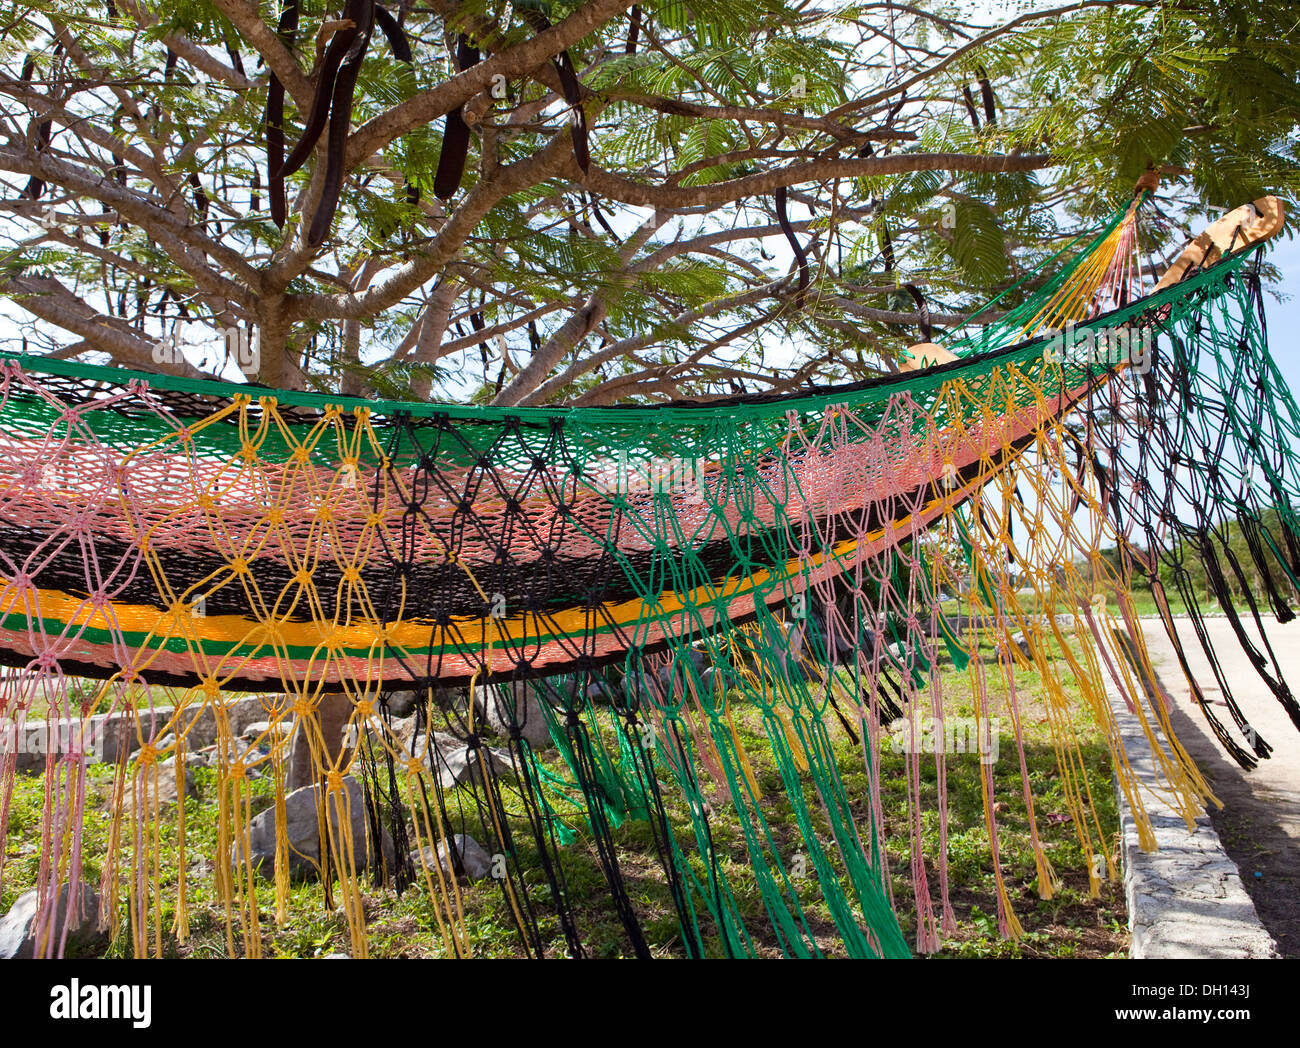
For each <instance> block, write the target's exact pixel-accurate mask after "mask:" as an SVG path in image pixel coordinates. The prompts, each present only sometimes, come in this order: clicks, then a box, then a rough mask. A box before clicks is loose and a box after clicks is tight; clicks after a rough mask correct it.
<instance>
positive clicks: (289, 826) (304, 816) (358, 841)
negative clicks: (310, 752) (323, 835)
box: [231, 775, 397, 879]
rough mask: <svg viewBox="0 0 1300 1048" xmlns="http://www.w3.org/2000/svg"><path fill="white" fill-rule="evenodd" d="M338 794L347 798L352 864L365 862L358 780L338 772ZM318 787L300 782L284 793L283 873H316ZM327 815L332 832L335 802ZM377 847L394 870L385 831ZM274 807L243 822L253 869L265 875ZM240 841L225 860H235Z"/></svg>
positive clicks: (369, 851) (367, 852) (367, 847)
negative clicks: (341, 788)
mask: <svg viewBox="0 0 1300 1048" xmlns="http://www.w3.org/2000/svg"><path fill="white" fill-rule="evenodd" d="M343 785H344V793H345V796H346V798H347V801H346V810H347V814H348V822H349V826H350V829H351V834H352V860H353V862H354V863H355V864H356V866H357V868H358V869H362V868H365V867H368V866H370V864H371V862H372V859H373V858H374V857H376V851H377V850H376V849H375V848H374V847H372V841H371V840H370V832H369V825H368V822H367V819H366V803H365V798H364V796H363V795H362V792H361V784H360V783H359V782H357V780H356V779H354V778H353V777H352V776H351V775H346V776H344V777H343ZM320 792H321V787H320V786H304V787H303V788H302V789H300V790H294V791H293V792H292V793H290V794H288V795H287V796H286V797H285V798H284V807H285V830H286V833H287V836H288V841H289V853H288V860H289V874H290V876H292V877H298V878H305V879H312V878H315V877H317V876H319V874H320V863H321V840H320V822H319V820H318V817H317V813H316V806H317V803H318V799H317V798H318V796H319V794H320ZM329 809H330V810H329V818H330V823H331V826H332V827H333V828H334V830H335V833H336V835H337V831H338V830H339V829H340V828H341V827H342V823H341V821H340V820H339V812H338V811H337V810H336V808H335V803H334V802H333V801H331V802H330V805H329ZM382 833H383V837H382V840H381V841H380V849H379V852H380V853H381V854H382V855H383V860H384V862H385V864H386V865H387V867H388V869H389V870H395V869H396V865H397V864H396V857H395V850H394V847H393V839H392V837H390V836H389V834H388V831H387V830H383V831H382ZM275 838H276V819H275V806H274V805H272V806H271V807H269V808H267V809H266V810H265V811H263V812H261V813H260V814H258V815H257V816H255V817H254V818H253V821H252V822H251V823H250V824H249V854H250V857H251V860H252V863H253V866H254V868H256V869H257V870H258V872H260V873H261V874H262V876H264V877H266V878H268V879H269V878H271V877H273V876H274V875H275ZM239 858H240V843H239V842H236V843H235V845H234V847H233V849H232V856H231V861H232V862H233V863H235V864H238V863H239Z"/></svg>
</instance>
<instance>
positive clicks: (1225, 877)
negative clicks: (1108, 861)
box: [1107, 681, 1278, 959]
mask: <svg viewBox="0 0 1300 1048" xmlns="http://www.w3.org/2000/svg"><path fill="white" fill-rule="evenodd" d="M1107 693H1108V697H1109V699H1110V704H1111V708H1112V709H1113V710H1114V711H1115V719H1116V722H1117V724H1118V726H1119V731H1120V736H1121V738H1122V740H1123V743H1124V749H1125V751H1126V752H1127V754H1128V760H1129V764H1130V765H1131V766H1132V768H1133V772H1134V774H1135V775H1136V776H1137V779H1138V782H1139V787H1138V788H1139V791H1140V793H1139V796H1140V800H1141V803H1142V806H1143V807H1144V808H1145V809H1146V812H1147V815H1148V816H1149V818H1150V822H1151V829H1152V832H1153V833H1154V834H1155V838H1156V847H1157V850H1156V851H1153V852H1144V851H1143V850H1142V848H1141V846H1140V845H1139V843H1138V831H1137V823H1136V821H1135V820H1134V818H1133V811H1132V809H1131V808H1130V807H1129V803H1128V800H1127V798H1126V797H1125V796H1124V793H1123V791H1122V790H1121V789H1120V788H1119V780H1118V779H1116V780H1114V786H1115V796H1116V798H1117V800H1118V803H1119V817H1120V833H1121V837H1122V845H1121V847H1122V856H1121V858H1122V861H1123V866H1124V895H1125V898H1126V899H1127V902H1128V921H1129V931H1130V933H1131V934H1132V945H1131V947H1130V951H1129V955H1130V956H1131V957H1134V958H1144V957H1159V958H1225V959H1226V958H1242V959H1244V958H1266V957H1268V958H1272V957H1277V956H1278V948H1277V943H1276V942H1274V941H1273V937H1272V936H1271V935H1269V933H1268V932H1267V931H1266V930H1265V929H1264V926H1263V925H1262V924H1261V923H1260V920H1259V916H1258V914H1256V912H1255V904H1254V903H1253V902H1252V901H1251V899H1250V896H1249V895H1247V894H1246V889H1245V888H1244V887H1243V886H1242V883H1241V874H1240V872H1239V871H1238V869H1237V864H1236V863H1234V862H1233V861H1232V860H1231V859H1230V858H1229V857H1228V854H1227V852H1226V851H1224V848H1223V844H1222V842H1221V841H1220V840H1219V835H1218V834H1217V833H1216V832H1215V830H1214V827H1213V825H1211V823H1210V818H1209V816H1208V815H1201V816H1200V817H1199V818H1198V819H1197V820H1196V830H1195V832H1193V833H1189V832H1188V831H1187V823H1186V822H1184V821H1183V818H1182V816H1180V815H1178V814H1177V813H1176V812H1175V811H1174V809H1173V808H1172V807H1171V806H1170V805H1169V804H1168V803H1167V802H1166V801H1165V799H1164V792H1165V791H1163V790H1160V789H1158V787H1157V783H1158V779H1157V777H1156V770H1155V761H1154V758H1153V756H1152V753H1151V747H1150V745H1149V743H1148V742H1147V738H1146V735H1145V734H1143V731H1142V726H1141V724H1140V722H1139V721H1138V718H1137V716H1136V715H1135V714H1133V713H1130V712H1129V709H1128V707H1127V706H1126V705H1125V703H1124V700H1123V698H1121V697H1120V695H1119V693H1118V691H1116V690H1115V689H1114V687H1113V685H1112V684H1111V682H1110V681H1107Z"/></svg>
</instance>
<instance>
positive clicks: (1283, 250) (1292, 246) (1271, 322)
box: [1264, 215, 1300, 396]
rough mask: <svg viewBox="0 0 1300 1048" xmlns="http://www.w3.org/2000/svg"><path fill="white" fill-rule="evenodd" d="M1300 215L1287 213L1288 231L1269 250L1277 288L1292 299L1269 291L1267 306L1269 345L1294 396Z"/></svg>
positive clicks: (1298, 363) (1299, 342)
mask: <svg viewBox="0 0 1300 1048" xmlns="http://www.w3.org/2000/svg"><path fill="white" fill-rule="evenodd" d="M1297 220H1300V216H1298V215H1288V216H1287V230H1288V231H1289V232H1290V233H1291V234H1292V235H1291V237H1290V238H1287V237H1286V233H1283V236H1282V239H1281V240H1279V241H1277V242H1275V243H1274V246H1273V248H1272V249H1271V251H1270V253H1269V260H1270V261H1271V262H1272V263H1273V264H1274V265H1276V266H1277V267H1278V268H1279V269H1281V271H1282V284H1281V287H1280V288H1277V289H1276V290H1278V291H1280V292H1281V294H1282V295H1283V297H1287V296H1289V301H1286V302H1278V301H1277V300H1276V299H1275V298H1273V296H1272V295H1268V294H1267V293H1266V295H1265V299H1264V308H1265V311H1266V313H1267V315H1268V347H1269V350H1270V351H1271V353H1272V354H1273V359H1274V360H1275V361H1277V366H1278V367H1279V368H1280V369H1281V371H1282V375H1283V377H1284V378H1285V379H1286V383H1287V385H1288V386H1289V387H1290V388H1291V394H1292V396H1295V395H1296V394H1297V393H1300V353H1297V352H1296V350H1297V346H1300V236H1296V235H1295V230H1296V222H1297Z"/></svg>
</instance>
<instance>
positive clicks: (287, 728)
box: [240, 720, 293, 741]
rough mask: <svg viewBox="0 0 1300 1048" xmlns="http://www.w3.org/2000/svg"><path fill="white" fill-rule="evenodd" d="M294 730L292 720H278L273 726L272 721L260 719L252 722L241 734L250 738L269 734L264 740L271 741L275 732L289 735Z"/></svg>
mask: <svg viewBox="0 0 1300 1048" xmlns="http://www.w3.org/2000/svg"><path fill="white" fill-rule="evenodd" d="M292 731H293V722H292V721H276V722H275V725H274V727H273V726H272V724H271V722H270V721H266V720H260V721H254V722H253V723H252V724H250V725H249V726H248V727H246V728H245V729H244V730H243V731H242V732H241V733H240V734H241V735H242V736H243V737H244V738H245V739H249V740H253V739H260V738H262V736H263V735H265V736H267V739H266V740H263V741H269V740H270V737H271V735H272V734H273V733H275V734H279V735H288V734H289V733H290V732H292Z"/></svg>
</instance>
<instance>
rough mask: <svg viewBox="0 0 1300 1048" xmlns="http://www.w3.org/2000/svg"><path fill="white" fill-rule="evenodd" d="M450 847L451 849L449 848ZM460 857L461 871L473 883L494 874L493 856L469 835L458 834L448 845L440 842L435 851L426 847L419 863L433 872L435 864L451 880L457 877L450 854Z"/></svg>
mask: <svg viewBox="0 0 1300 1048" xmlns="http://www.w3.org/2000/svg"><path fill="white" fill-rule="evenodd" d="M448 845H450V847H448ZM451 853H454V854H455V855H457V856H459V858H460V863H461V869H462V870H464V873H465V876H466V877H467V878H469V879H470V880H471V881H481V880H482V879H483V878H484V877H487V876H489V875H491V873H492V856H490V855H489V854H488V853H487V851H486V850H485V849H484V847H483V845H481V844H479V842H478V841H476V840H475V839H474V838H473V837H471V836H470V835H469V834H467V833H457V834H455V835H454V836H453V837H452V838H451V840H450V841H449V842H447V843H445V844H444V843H442V842H439V844H438V847H437V848H436V849H435V848H434V847H433V846H431V845H427V844H426V845H425V846H424V847H423V848H421V849H420V851H419V854H418V859H419V862H420V863H422V864H423V866H424V867H425V868H426V869H428V870H430V871H432V870H433V866H434V863H437V864H438V865H439V866H441V867H442V871H443V874H444V875H445V876H446V877H448V878H450V877H454V876H455V868H454V862H453V861H451V859H450V854H451Z"/></svg>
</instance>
